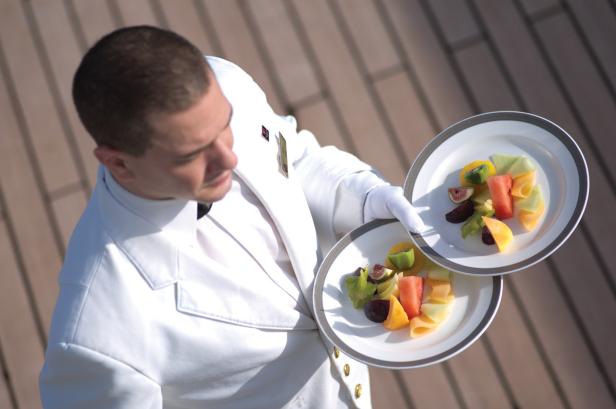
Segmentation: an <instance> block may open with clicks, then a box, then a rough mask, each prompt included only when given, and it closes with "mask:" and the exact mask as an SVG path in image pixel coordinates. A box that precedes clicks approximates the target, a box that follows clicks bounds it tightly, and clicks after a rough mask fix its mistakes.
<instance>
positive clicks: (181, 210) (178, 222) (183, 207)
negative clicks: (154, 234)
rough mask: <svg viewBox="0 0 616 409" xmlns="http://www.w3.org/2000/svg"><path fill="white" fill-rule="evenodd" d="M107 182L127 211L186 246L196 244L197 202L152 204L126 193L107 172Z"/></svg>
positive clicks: (161, 202)
mask: <svg viewBox="0 0 616 409" xmlns="http://www.w3.org/2000/svg"><path fill="white" fill-rule="evenodd" d="M103 180H104V182H105V186H106V188H107V190H108V192H109V194H110V195H111V196H112V197H113V198H114V199H115V200H116V201H117V202H118V204H120V205H121V206H123V207H124V208H125V209H127V210H128V211H130V212H131V213H133V214H134V215H135V216H136V217H139V218H141V219H143V220H145V221H146V222H148V223H150V224H152V225H153V226H155V227H157V228H158V229H159V230H161V231H163V232H165V233H166V234H168V235H169V236H172V237H173V239H175V240H180V241H181V242H182V243H185V244H194V243H195V241H196V231H197V202H195V201H192V200H186V199H167V200H150V199H145V198H142V197H139V196H137V195H135V194H133V193H130V192H129V191H127V190H126V189H124V188H123V187H122V186H121V185H120V184H119V183H118V182H117V181H116V180H115V179H114V178H113V176H112V175H111V172H109V169H107V168H104V174H103Z"/></svg>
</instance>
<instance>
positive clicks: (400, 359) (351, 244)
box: [314, 220, 503, 369]
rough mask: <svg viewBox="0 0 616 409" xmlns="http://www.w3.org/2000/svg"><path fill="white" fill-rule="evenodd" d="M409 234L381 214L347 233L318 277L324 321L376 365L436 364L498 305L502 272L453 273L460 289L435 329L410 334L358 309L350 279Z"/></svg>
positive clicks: (479, 328)
mask: <svg viewBox="0 0 616 409" xmlns="http://www.w3.org/2000/svg"><path fill="white" fill-rule="evenodd" d="M408 240H409V235H408V233H407V232H406V230H405V229H404V227H403V226H402V225H401V224H400V223H399V222H398V221H396V220H376V221H373V222H370V223H368V224H365V225H364V226H362V227H359V228H358V229H355V230H353V231H352V232H351V233H349V234H347V235H346V236H345V237H343V238H342V239H341V240H340V241H339V242H338V243H337V244H336V245H335V246H334V248H333V249H332V250H331V251H330V252H329V254H328V255H327V257H326V258H325V260H324V261H323V263H322V264H321V267H320V268H319V271H318V273H317V277H316V280H315V287H314V305H315V312H316V319H317V322H318V324H319V327H320V328H321V330H322V331H323V332H324V334H325V335H326V337H327V338H328V339H329V340H330V341H331V342H332V343H333V344H334V345H336V346H338V347H339V348H340V349H341V350H342V351H344V352H345V353H346V354H347V355H349V356H351V357H353V358H355V359H357V360H358V361H361V362H364V363H366V364H368V365H372V366H380V367H384V368H392V369H403V368H417V367H421V366H426V365H431V364H435V363H437V362H440V361H443V360H445V359H447V358H449V357H451V356H453V355H456V354H458V353H459V352H461V351H463V350H464V349H465V348H467V347H468V346H470V345H471V344H472V343H473V342H474V341H475V340H476V339H477V338H478V337H479V336H480V335H481V334H482V333H483V331H485V330H486V328H487V327H488V325H490V322H491V321H492V318H494V315H495V314H496V311H497V310H498V306H499V303H500V299H501V295H502V289H503V287H502V286H503V284H502V277H500V276H496V277H472V276H469V275H461V274H455V273H454V274H453V278H452V285H453V292H454V294H455V300H454V304H453V306H452V309H451V314H450V315H449V317H448V318H447V319H446V320H445V321H444V322H443V323H442V324H441V325H440V326H439V327H438V328H437V330H436V331H435V332H433V333H430V334H427V335H424V336H422V337H419V338H410V337H409V327H406V328H402V329H399V330H397V331H389V330H387V329H385V328H384V327H383V324H380V323H375V322H372V321H370V320H368V318H366V316H365V315H364V312H363V309H355V308H354V307H353V304H352V303H351V301H350V300H349V297H348V296H347V292H346V289H345V287H344V279H345V277H346V276H348V275H349V274H352V273H353V272H354V271H355V270H356V269H357V267H364V266H366V265H373V264H375V263H380V264H382V263H383V261H384V259H385V255H386V254H387V252H388V250H389V249H390V248H391V246H393V245H394V244H396V243H398V242H401V241H408Z"/></svg>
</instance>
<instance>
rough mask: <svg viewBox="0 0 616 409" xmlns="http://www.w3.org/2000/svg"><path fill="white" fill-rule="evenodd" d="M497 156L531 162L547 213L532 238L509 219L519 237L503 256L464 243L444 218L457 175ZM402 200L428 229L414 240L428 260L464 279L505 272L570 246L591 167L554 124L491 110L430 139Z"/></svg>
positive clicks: (475, 242) (473, 241)
mask: <svg viewBox="0 0 616 409" xmlns="http://www.w3.org/2000/svg"><path fill="white" fill-rule="evenodd" d="M493 154H508V155H525V156H527V157H528V158H530V159H531V161H532V162H533V163H534V165H535V167H536V169H537V184H539V185H540V186H541V189H542V192H543V197H544V200H545V209H546V211H545V213H544V215H543V216H542V218H541V220H540V222H539V224H538V225H537V227H536V228H535V229H534V230H533V231H531V232H526V231H525V230H524V229H523V228H522V226H521V225H520V224H519V222H518V221H517V219H515V218H514V219H509V220H507V221H506V223H507V224H508V225H509V226H510V227H511V229H512V231H513V234H514V239H513V242H512V244H511V245H510V246H509V247H508V248H507V250H506V252H504V253H499V252H498V250H497V248H496V246H486V245H484V244H483V243H482V242H481V238H480V237H470V238H466V239H463V238H462V236H461V234H460V227H461V224H452V223H449V222H447V221H446V220H445V214H446V213H447V212H449V211H450V210H452V209H453V208H454V206H453V205H452V203H451V202H450V201H449V199H448V196H447V189H448V188H449V187H455V186H459V183H460V182H459V179H458V174H459V172H460V169H461V168H462V167H464V165H466V164H467V163H469V162H472V161H474V160H488V159H489V158H490V156H491V155H493ZM404 194H405V196H406V197H407V198H408V199H409V200H410V201H411V203H412V204H413V205H414V206H416V207H417V208H419V209H420V211H419V214H420V217H421V218H422V220H423V221H424V223H425V224H426V226H427V227H428V228H429V229H428V231H427V232H425V233H423V234H412V239H413V241H414V242H415V244H416V245H417V246H418V247H419V248H421V249H422V251H423V252H424V253H425V254H426V255H427V256H428V257H429V258H430V259H432V260H433V261H434V262H436V263H437V264H440V265H442V266H443V267H445V268H447V269H449V270H452V271H457V272H460V273H465V274H473V275H495V274H504V273H510V272H513V271H517V270H521V269H524V268H527V267H529V266H531V265H532V264H535V263H537V262H539V261H541V260H543V259H544V258H545V257H547V256H549V255H550V254H551V253H553V252H554V251H556V249H558V247H560V246H561V245H562V244H563V243H564V242H565V241H566V240H567V238H568V237H569V236H570V235H571V233H572V232H573V230H574V229H575V227H576V226H577V224H578V222H579V221H580V219H581V217H582V214H583V213H584V209H585V207H586V201H587V199H588V169H587V166H586V161H585V160H584V156H583V155H582V152H581V151H580V149H579V147H578V146H577V144H576V143H575V142H574V140H573V139H572V138H571V137H570V136H569V135H568V134H567V133H566V132H565V131H564V130H563V129H562V128H560V127H558V126H557V125H556V124H554V123H552V122H550V121H548V120H547V119H544V118H541V117H539V116H536V115H532V114H527V113H523V112H511V111H503V112H490V113H486V114H481V115H477V116H474V117H471V118H468V119H465V120H463V121H461V122H458V123H457V124H455V125H453V126H451V127H449V128H447V129H446V130H444V131H443V132H441V133H440V134H439V135H437V136H436V137H435V138H434V139H432V140H431V141H430V142H429V143H428V145H427V146H426V147H425V148H424V149H423V150H422V152H421V153H420V154H419V156H418V157H417V159H416V160H415V162H414V163H413V165H412V166H411V169H410V170H409V173H408V175H407V178H406V181H405V183H404Z"/></svg>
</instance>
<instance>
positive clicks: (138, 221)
mask: <svg viewBox="0 0 616 409" xmlns="http://www.w3.org/2000/svg"><path fill="white" fill-rule="evenodd" d="M94 197H95V201H96V202H97V203H98V205H99V209H100V212H101V216H102V222H103V223H104V225H105V226H106V229H107V230H108V231H109V232H110V233H111V237H112V238H113V240H114V241H115V243H116V245H117V246H118V247H119V248H120V249H121V250H122V251H123V252H124V253H125V254H126V255H127V256H128V257H129V258H130V259H131V261H132V262H133V263H134V265H135V267H136V268H137V269H138V270H139V272H140V273H141V275H142V276H143V278H144V279H145V280H146V281H147V283H148V284H149V285H150V287H151V288H152V289H159V288H162V287H165V286H167V285H170V284H172V283H174V282H176V281H177V279H178V273H179V262H178V261H179V253H178V244H181V245H186V246H189V245H191V243H196V217H197V216H196V215H197V202H195V201H188V200H180V199H173V200H147V199H143V198H140V197H138V196H135V195H133V194H131V193H129V192H127V191H126V190H125V189H123V188H122V187H121V186H120V185H118V183H117V182H116V181H115V180H114V179H113V177H112V176H111V174H110V173H109V171H108V170H106V169H105V168H104V167H103V166H101V167H100V168H99V172H98V181H97V184H96V189H95V191H94ZM145 237H147V240H144V238H145ZM162 242H164V243H165V244H166V245H161V243H162Z"/></svg>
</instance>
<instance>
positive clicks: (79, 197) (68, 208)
mask: <svg viewBox="0 0 616 409" xmlns="http://www.w3.org/2000/svg"><path fill="white" fill-rule="evenodd" d="M86 202H87V201H86V196H85V194H84V191H83V190H82V189H78V190H77V191H75V192H72V193H69V194H67V195H65V196H62V197H58V198H54V200H53V201H52V202H51V207H52V209H53V212H54V214H55V215H56V219H57V220H58V226H59V228H60V232H61V234H62V241H63V243H64V247H65V248H66V246H67V244H68V240H69V239H70V237H71V234H72V233H73V229H74V228H75V225H76V224H77V221H78V220H79V217H80V216H81V214H82V213H83V211H84V209H85V208H86Z"/></svg>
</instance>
